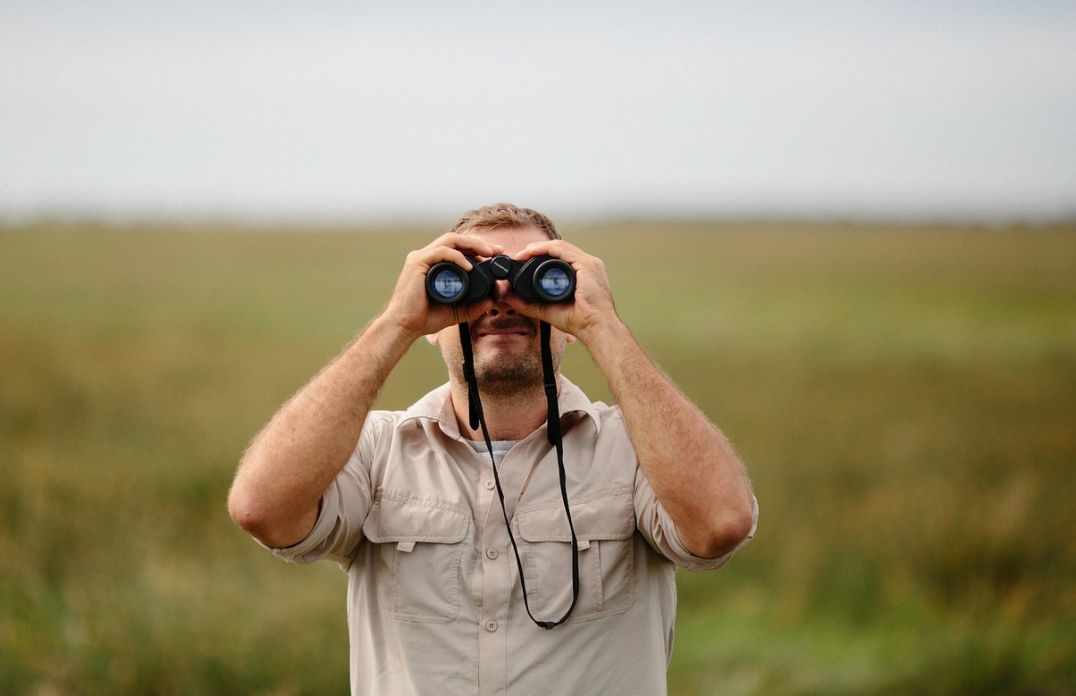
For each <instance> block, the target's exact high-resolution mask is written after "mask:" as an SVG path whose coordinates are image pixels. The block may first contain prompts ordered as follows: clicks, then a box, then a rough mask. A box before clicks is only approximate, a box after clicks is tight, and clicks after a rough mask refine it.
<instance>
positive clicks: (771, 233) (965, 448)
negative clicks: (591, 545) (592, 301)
mask: <svg viewBox="0 0 1076 696" xmlns="http://www.w3.org/2000/svg"><path fill="white" fill-rule="evenodd" d="M1074 35H1076V7H1074V6H1073V5H1072V4H1071V3H1062V2H1039V1H1036V0H1032V1H1031V2H1021V3H1016V2H1006V1H997V2H977V3H973V2H964V1H959V0H945V1H942V2H935V3H922V2H913V1H903V2H902V1H899V0H884V1H882V2H876V3H871V4H869V5H866V4H862V3H852V2H826V3H818V4H813V5H809V6H807V5H803V4H801V3H790V2H760V3H754V4H751V5H749V6H748V5H744V6H735V7H733V6H723V5H721V4H718V3H704V2H691V1H687V0H684V1H680V2H676V1H674V2H666V3H662V4H660V6H659V5H658V4H657V3H624V2H621V3H612V2H606V1H605V0H599V1H597V2H590V3H568V2H560V1H559V0H557V1H555V2H551V3H545V4H542V5H541V6H540V7H529V6H528V7H526V8H524V7H523V6H521V5H520V6H511V5H507V4H505V3H494V2H482V1H478V0H464V1H463V2H458V3H453V4H451V5H447V4H434V3H423V2H406V1H405V2H397V3H392V4H389V3H364V2H360V3H349V4H344V3H337V2H321V3H306V2H288V3H284V2H279V1H277V0H270V1H268V2H259V3H254V2H235V3H228V4H220V3H208V2H204V1H203V0H192V1H190V2H186V3H183V4H180V3H176V2H160V3H135V2H130V1H127V0H102V1H100V2H78V3H76V2H70V1H64V0H44V1H38V2H32V3H31V2H26V1H23V0H7V1H6V2H5V3H3V4H2V5H0V693H4V694H20V695H21V694H29V695H34V696H37V695H41V696H54V695H67V694H87V695H96V694H102V695H103V694H132V695H133V694H160V695H179V694H184V695H186V694H192V695H193V694H272V695H274V696H285V695H287V696H290V695H299V694H339V693H346V692H347V644H346V643H347V636H346V632H345V604H344V590H345V584H346V577H345V576H344V574H343V573H341V572H340V571H339V570H338V569H337V568H336V567H335V566H332V565H329V564H325V565H324V566H320V565H316V566H314V567H309V568H298V567H294V566H288V565H286V564H283V563H280V562H279V561H276V560H275V559H273V558H272V557H271V556H269V554H268V553H266V552H265V551H264V550H262V549H260V548H259V547H257V546H256V545H255V544H254V543H253V542H252V541H250V540H249V539H248V538H246V537H245V536H244V535H243V534H242V533H241V532H240V531H239V530H238V529H237V528H236V527H235V526H234V525H232V523H231V522H230V520H229V519H228V517H227V514H226V512H225V510H224V499H225V495H226V492H227V488H228V486H229V484H230V481H231V476H232V473H233V471H234V468H235V464H236V462H237V460H238V458H239V456H240V454H241V453H242V451H243V448H244V447H245V446H246V443H247V442H248V441H249V439H250V437H251V436H252V435H253V434H254V433H255V432H256V431H257V430H258V429H259V428H260V427H261V425H262V424H263V423H264V422H265V421H266V420H267V419H268V418H269V416H270V415H271V414H272V413H273V412H274V411H275V409H276V408H277V407H278V406H279V405H280V403H282V402H283V401H284V399H286V398H287V397H288V396H289V395H290V394H291V393H293V392H294V391H295V390H296V389H297V388H299V387H300V386H301V385H302V384H303V383H304V382H305V381H306V380H307V379H308V378H309V377H310V376H311V375H313V374H314V373H315V372H316V371H317V370H318V369H319V368H320V367H321V366H322V365H323V364H324V363H325V362H326V361H327V360H329V359H330V358H331V357H332V356H333V355H335V354H336V353H337V352H338V351H339V350H340V349H341V347H342V346H344V345H345V344H346V343H347V342H348V341H349V340H350V338H351V337H352V336H353V335H354V333H355V332H356V331H358V330H359V329H360V328H361V327H362V326H363V325H364V324H365V322H366V321H367V320H368V319H369V318H370V317H371V316H372V315H373V314H374V313H376V312H377V311H378V310H379V309H380V307H381V306H382V305H383V304H384V301H385V299H386V297H387V294H388V292H389V290H390V289H391V287H392V284H393V282H394V280H395V277H396V274H397V272H398V269H399V267H400V265H401V264H402V261H403V258H404V256H405V255H406V253H407V252H408V251H409V250H410V249H413V248H415V247H416V246H420V245H423V244H425V243H426V242H427V241H428V240H429V239H430V238H431V237H433V236H435V235H436V234H438V233H439V232H441V231H443V230H444V229H446V228H447V227H449V226H450V225H451V224H452V222H454V220H455V219H456V218H457V217H458V216H459V215H460V214H461V213H463V212H464V211H466V210H469V209H471V208H474V207H477V206H480V205H483V204H486V203H491V202H496V201H499V200H508V201H511V202H514V203H517V204H520V205H524V206H529V207H534V208H537V209H539V210H541V211H543V212H545V213H547V214H548V215H550V216H551V217H552V218H553V219H554V220H555V221H556V222H557V224H558V226H559V227H560V229H561V231H562V232H563V233H564V234H565V235H566V236H567V237H568V238H569V239H571V240H572V241H573V242H575V243H577V244H579V245H580V246H582V247H584V248H585V249H587V250H588V251H591V252H592V253H595V254H597V255H599V256H601V257H602V258H603V259H604V260H605V261H606V264H607V266H608V268H609V270H610V275H611V279H612V282H613V288H614V292H615V293H616V297H617V305H618V310H619V311H620V313H621V314H622V315H623V317H624V318H625V320H626V321H627V322H628V323H629V325H630V326H631V327H632V328H633V330H634V331H635V333H636V334H637V336H638V337H639V339H640V341H641V342H642V343H643V344H644V345H645V346H646V347H647V348H648V350H650V351H651V353H652V354H653V355H654V357H655V358H656V359H657V361H658V362H659V363H660V364H661V365H662V366H663V367H664V368H665V369H666V370H667V371H668V372H669V373H670V374H671V375H672V376H673V378H674V379H675V380H676V381H677V382H678V383H679V384H681V385H682V386H683V388H684V389H685V391H686V392H687V393H688V395H689V396H691V398H692V399H694V400H695V401H696V402H697V403H699V405H700V406H701V407H702V408H703V409H704V410H705V411H706V412H707V413H708V414H709V415H710V417H711V418H712V419H713V420H714V421H715V422H717V423H718V424H719V425H720V426H721V427H722V429H723V430H724V431H725V432H726V434H727V435H728V436H729V437H730V438H731V439H732V441H733V442H734V444H735V445H736V446H737V448H738V450H739V452H740V454H741V455H742V457H743V459H744V460H745V461H746V463H747V466H748V469H749V471H750V473H751V475H752V478H753V480H754V484H755V488H756V493H757V495H758V498H759V501H760V506H761V520H760V526H759V530H758V534H757V536H756V539H755V540H754V541H753V542H752V543H751V545H749V546H748V547H747V548H745V549H744V550H743V551H742V552H741V553H740V554H739V555H738V556H737V558H736V559H735V560H734V561H733V562H732V563H731V564H730V565H729V566H728V567H726V568H725V569H723V570H721V571H720V572H717V573H710V574H702V575H686V574H682V575H681V576H679V577H678V585H679V588H680V596H681V603H680V612H679V621H678V624H677V641H676V649H675V653H674V657H673V663H672V665H671V666H670V670H669V684H670V693H672V694H674V695H698V694H733V695H735V694H745V695H746V694H760V695H761V694H766V695H768V694H776V695H785V694H788V695H793V694H795V695H804V694H849V695H851V694H903V693H919V694H925V695H929V694H939V695H940V694H1026V695H1054V694H1070V693H1076V589H1074V585H1073V583H1072V578H1073V577H1074V576H1076V541H1074V537H1073V535H1072V530H1073V529H1074V528H1076V512H1074V510H1073V509H1072V506H1071V503H1070V500H1069V499H1070V498H1071V494H1072V492H1073V491H1074V490H1076V474H1074V473H1073V470H1074V466H1076V426H1074V424H1076V127H1074V126H1073V124H1074V123H1076V70H1074V69H1073V67H1072V66H1074V65H1076V42H1074V41H1072V37H1073V36H1074ZM565 371H566V373H567V374H568V375H569V376H570V377H571V378H572V379H573V380H574V381H576V382H577V383H579V384H581V385H582V386H583V387H584V388H585V389H586V390H587V391H588V393H590V394H591V396H593V397H595V398H601V399H605V400H609V399H610V396H609V394H608V390H607V388H606V386H605V384H604V381H603V378H602V376H601V375H600V373H598V372H597V371H596V370H595V368H594V367H593V365H592V364H591V363H590V361H589V359H588V357H587V355H586V351H585V349H584V348H583V347H581V346H578V345H575V346H573V347H572V349H570V350H569V355H568V356H567V358H566V364H565ZM443 379H444V367H443V364H441V362H440V357H439V355H438V354H437V352H436V351H435V350H433V349H432V348H430V347H429V346H426V345H416V346H415V348H414V349H413V350H412V351H411V352H410V353H409V354H408V356H407V358H406V359H405V360H404V363H403V364H402V365H401V366H400V367H399V368H398V369H397V370H396V372H394V374H393V376H392V377H391V379H390V381H389V383H388V384H387V385H386V388H385V390H384V392H383V394H382V396H381V397H380V402H379V405H380V406H382V407H386V408H403V407H406V406H407V405H408V404H410V403H411V402H413V401H414V400H416V399H417V398H418V397H419V396H421V395H422V394H423V393H425V392H426V391H427V390H428V389H429V388H431V387H432V386H435V385H437V384H439V383H440V382H441V381H442V380H443Z"/></svg>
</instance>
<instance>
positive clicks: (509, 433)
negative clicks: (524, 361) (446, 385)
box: [452, 380, 548, 440]
mask: <svg viewBox="0 0 1076 696" xmlns="http://www.w3.org/2000/svg"><path fill="white" fill-rule="evenodd" d="M480 394H481V397H482V415H483V417H484V418H485V421H486V429H487V430H488V431H489V438H490V439H491V440H522V439H523V438H525V437H527V436H528V435H530V434H531V433H533V432H534V431H535V430H537V429H538V428H540V427H542V425H543V424H544V423H545V421H546V415H547V413H548V409H547V405H546V400H545V391H544V390H543V389H542V385H540V384H539V385H537V386H535V387H534V388H531V389H523V390H521V391H518V392H515V393H513V394H487V393H486V392H482V391H480ZM452 410H453V411H454V412H455V414H456V422H457V423H458V424H459V429H460V434H461V435H463V436H464V437H465V438H467V439H468V440H482V439H483V437H482V426H481V425H480V426H479V427H478V428H474V429H472V428H471V422H470V421H471V416H470V401H469V400H468V397H467V384H466V383H462V382H458V381H456V380H452Z"/></svg>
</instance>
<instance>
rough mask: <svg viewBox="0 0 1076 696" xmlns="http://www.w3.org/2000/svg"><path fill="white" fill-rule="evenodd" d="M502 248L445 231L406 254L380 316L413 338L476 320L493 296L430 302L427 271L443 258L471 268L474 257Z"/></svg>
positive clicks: (488, 255) (490, 305)
mask: <svg viewBox="0 0 1076 696" xmlns="http://www.w3.org/2000/svg"><path fill="white" fill-rule="evenodd" d="M502 252H503V249H502V248H501V247H500V246H499V245H497V244H489V243H487V242H484V241H482V239H481V238H480V237H477V236H474V235H467V234H446V235H443V236H441V237H439V238H438V239H435V240H434V241H433V242H431V243H430V244H428V245H427V246H425V247H423V248H421V249H417V250H415V251H412V252H411V253H410V254H408V255H407V260H406V261H405V262H404V266H403V270H402V271H401V272H400V277H399V279H398V280H397V281H396V288H395V289H394V290H393V291H392V297H391V298H390V299H389V302H388V305H387V306H386V307H385V309H384V311H383V312H382V316H381V318H382V319H388V320H390V321H393V322H395V323H396V324H397V325H398V326H400V327H401V328H402V329H404V330H405V331H407V332H409V333H411V334H412V335H413V337H414V339H418V338H419V337H421V336H426V335H429V334H435V333H437V332H438V331H441V330H442V329H444V328H447V327H449V326H452V325H454V324H460V323H463V322H471V321H474V320H475V319H477V318H478V317H480V316H482V315H483V314H484V313H485V312H487V311H489V309H490V308H491V307H492V306H493V300H492V299H488V298H487V299H485V300H480V301H478V302H472V303H469V304H461V305H445V304H440V303H437V302H431V301H430V300H429V298H428V297H427V296H426V274H427V273H429V271H430V269H431V268H433V266H434V265H435V264H438V263H441V262H442V261H450V262H452V263H454V264H456V265H457V266H460V267H461V268H463V269H465V270H470V269H471V267H472V263H471V258H475V257H480V258H489V257H491V256H495V255H497V254H499V253H502Z"/></svg>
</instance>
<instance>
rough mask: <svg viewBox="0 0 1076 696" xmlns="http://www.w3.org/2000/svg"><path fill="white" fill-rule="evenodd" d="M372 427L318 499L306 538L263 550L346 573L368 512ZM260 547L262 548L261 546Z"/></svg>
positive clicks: (369, 423)
mask: <svg viewBox="0 0 1076 696" xmlns="http://www.w3.org/2000/svg"><path fill="white" fill-rule="evenodd" d="M377 430H378V428H377V427H376V424H375V423H373V422H372V421H371V420H370V419H368V420H367V423H366V425H365V426H364V428H363V432H362V434H361V435H360V436H359V442H358V444H357V446H356V447H355V451H354V452H352V454H351V457H350V458H349V459H348V462H347V464H346V465H345V466H344V468H343V469H342V470H341V471H340V473H339V474H337V476H336V478H335V479H333V481H332V483H330V484H329V487H328V488H327V489H326V490H325V493H323V494H322V496H321V508H320V510H319V511H318V518H317V521H316V522H315V523H314V528H313V529H312V530H310V534H308V535H307V536H306V538H305V539H303V540H302V541H300V542H298V543H296V544H293V545H292V546H287V547H284V548H274V547H270V546H266V548H267V549H269V550H270V551H272V552H273V554H274V555H275V556H276V557H277V558H280V559H282V560H285V561H288V562H290V563H313V562H314V561H318V560H322V559H326V560H331V561H335V562H336V563H337V564H339V565H340V567H341V568H343V569H344V570H347V569H348V568H349V567H350V566H351V561H352V559H353V558H354V556H355V551H356V549H357V548H358V545H359V542H360V541H362V525H363V522H365V521H366V516H367V514H368V513H369V511H370V507H371V503H372V499H373V495H372V493H371V491H370V461H371V457H372V454H373V451H374V442H375V439H376V437H377ZM263 546H264V544H263Z"/></svg>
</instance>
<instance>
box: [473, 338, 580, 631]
mask: <svg viewBox="0 0 1076 696" xmlns="http://www.w3.org/2000/svg"><path fill="white" fill-rule="evenodd" d="M539 330H540V332H541V343H542V384H543V387H544V389H545V397H546V407H547V413H546V435H547V437H548V438H549V444H551V445H553V446H554V447H556V448H557V468H558V471H559V474H560V496H561V500H563V501H564V514H565V515H567V517H568V529H569V531H570V532H571V534H572V603H571V605H570V606H569V607H568V611H566V612H564V616H562V617H560V619H558V620H556V621H539V620H538V619H536V618H534V614H533V613H532V612H531V606H530V601H529V599H528V598H527V582H526V580H525V579H524V577H523V561H522V560H520V557H519V547H518V546H517V544H516V538H515V536H514V535H513V534H512V524H511V522H509V520H508V510H507V508H505V506H504V489H503V488H502V487H501V477H500V474H498V473H497V462H496V460H495V459H494V457H493V442H492V440H491V439H490V436H489V429H488V428H487V427H486V419H485V416H484V415H483V413H482V399H481V397H480V396H479V394H478V377H477V375H476V374H475V370H474V350H473V349H472V346H471V331H470V328H469V327H468V326H467V323H466V322H464V323H461V324H460V346H461V347H462V349H463V377H464V379H465V380H467V397H468V398H467V400H468V402H469V406H468V410H469V416H470V423H471V430H477V429H478V428H480V427H481V429H482V438H483V439H484V440H485V442H486V449H487V450H488V451H489V458H490V464H492V466H493V480H494V481H495V482H496V483H497V497H498V498H500V501H501V512H502V513H503V514H504V526H505V528H506V529H507V531H508V540H509V541H511V542H512V551H514V552H515V556H516V569H517V570H518V571H519V584H520V589H521V590H522V591H523V605H524V606H525V607H526V609H527V615H528V616H530V617H531V621H533V622H534V623H536V624H537V625H538V626H540V627H541V628H547V629H548V628H554V627H555V626H559V625H561V624H562V623H564V622H565V621H567V619H568V617H569V616H571V613H572V611H573V610H574V609H575V603H576V601H577V600H578V599H579V540H578V539H576V536H575V525H574V524H573V523H572V511H571V508H570V506H569V505H568V483H567V474H566V473H565V471H564V442H563V439H562V436H561V429H560V408H559V406H558V404H557V374H556V371H555V370H554V369H553V351H552V348H551V347H550V345H549V339H550V334H551V328H550V326H549V324H547V323H546V322H544V321H543V322H541V324H540V327H539Z"/></svg>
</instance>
